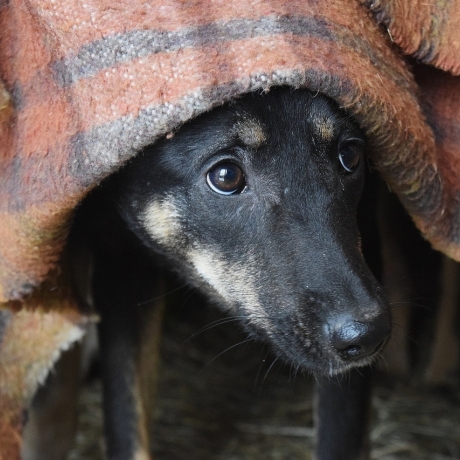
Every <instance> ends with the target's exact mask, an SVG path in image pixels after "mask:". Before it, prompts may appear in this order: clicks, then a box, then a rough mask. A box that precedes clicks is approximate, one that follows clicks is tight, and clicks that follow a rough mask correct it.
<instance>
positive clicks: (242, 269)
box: [117, 88, 390, 374]
mask: <svg viewBox="0 0 460 460" xmlns="http://www.w3.org/2000/svg"><path fill="white" fill-rule="evenodd" d="M364 148H365V139H364V137H363V134H362V133H361V131H360V130H359V129H358V128H357V126H356V125H355V124H354V123H353V122H352V121H351V120H350V119H349V118H348V117H347V116H345V115H344V114H343V113H342V112H341V111H340V110H339V109H338V108H337V107H336V106H335V104H333V103H332V102H331V101H330V100H329V99H327V98H326V97H325V96H322V95H319V94H317V95H314V94H311V93H310V92H308V91H306V90H295V91H294V90H291V89H286V88H279V89H275V90H272V91H270V92H269V93H267V94H265V95H256V94H253V95H247V96H245V97H244V98H242V99H240V100H238V101H237V102H235V103H233V104H231V105H227V106H224V107H221V108H218V109H215V110H214V111H212V112H209V113H207V114H205V115H203V116H201V117H200V118H198V119H196V120H195V121H193V122H192V123H189V124H187V125H185V126H183V127H182V128H181V129H180V131H179V132H178V133H176V134H175V135H174V136H173V137H172V138H170V139H165V140H163V141H161V142H159V143H157V144H156V145H155V146H154V147H152V148H150V149H148V150H146V151H145V152H142V153H141V154H140V155H139V156H138V157H137V158H136V159H135V160H134V161H133V162H132V163H131V164H130V165H128V167H127V168H126V169H125V170H124V171H122V172H121V173H120V174H119V176H118V179H117V180H118V187H119V193H120V197H119V205H120V208H121V210H122V215H123V217H124V219H125V220H127V222H128V223H129V225H130V227H131V228H132V229H133V230H134V232H135V233H136V234H137V235H138V236H139V237H140V238H141V239H142V240H143V241H144V242H145V243H146V245H147V246H149V247H150V248H151V249H153V251H155V252H158V253H161V254H163V255H164V256H166V258H167V259H168V260H169V261H171V262H172V264H173V266H174V267H175V268H176V269H177V270H179V271H180V272H181V273H182V274H183V275H185V276H186V278H187V279H188V280H189V281H190V282H192V283H193V284H195V285H197V286H199V288H200V289H201V290H202V291H204V292H205V293H207V294H208V296H209V297H211V298H212V299H214V300H217V301H218V303H219V304H220V305H221V306H223V307H224V308H226V309H228V310H229V312H230V313H231V314H233V315H235V316H239V317H240V318H241V321H242V324H243V325H244V326H245V327H246V329H247V331H248V332H249V333H251V334H253V335H255V336H257V337H261V338H263V339H265V340H267V339H268V341H269V342H270V343H271V344H272V345H273V348H274V350H275V352H277V353H278V354H280V355H281V356H283V357H284V358H285V359H287V360H289V361H291V362H294V363H295V364H297V365H301V366H302V367H304V368H307V369H310V370H312V371H314V372H321V373H328V374H335V373H338V372H342V371H344V370H346V369H348V368H349V367H351V366H360V365H365V364H368V363H369V362H370V361H371V360H372V357H373V356H375V354H376V352H377V351H378V350H379V349H380V348H381V347H382V344H383V342H384V341H385V340H386V338H387V336H388V334H389V330H390V316H389V310H388V307H387V304H386V302H385V300H384V299H383V297H382V294H381V290H380V288H379V286H378V283H377V281H376V280H375V279H374V277H373V276H372V274H371V273H370V271H369V269H368V268H367V266H366V264H365V262H364V260H363V256H362V254H361V250H360V237H359V232H358V227H357V222H356V212H357V206H358V202H359V200H360V196H361V192H362V188H363V183H364V174H365V158H364Z"/></svg>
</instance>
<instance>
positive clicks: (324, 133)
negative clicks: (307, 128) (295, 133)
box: [311, 114, 334, 142]
mask: <svg viewBox="0 0 460 460" xmlns="http://www.w3.org/2000/svg"><path fill="white" fill-rule="evenodd" d="M311 124H312V129H313V132H314V133H315V134H316V136H318V137H319V138H321V140H323V141H324V142H330V141H331V140H332V139H333V138H334V122H333V121H332V119H331V118H329V117H327V116H324V115H322V114H313V115H312V119H311Z"/></svg>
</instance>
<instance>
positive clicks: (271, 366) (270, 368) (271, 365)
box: [262, 355, 279, 385]
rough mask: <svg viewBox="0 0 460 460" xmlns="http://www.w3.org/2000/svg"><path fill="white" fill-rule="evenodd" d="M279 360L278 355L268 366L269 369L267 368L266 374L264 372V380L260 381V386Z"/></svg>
mask: <svg viewBox="0 0 460 460" xmlns="http://www.w3.org/2000/svg"><path fill="white" fill-rule="evenodd" d="M278 359H279V355H278V356H277V357H276V358H275V359H274V360H273V362H272V363H271V364H270V367H269V368H268V370H267V372H265V375H264V378H263V380H262V385H263V384H264V382H265V380H266V378H267V376H268V373H269V372H270V371H271V370H272V368H273V366H274V365H275V363H276V361H278Z"/></svg>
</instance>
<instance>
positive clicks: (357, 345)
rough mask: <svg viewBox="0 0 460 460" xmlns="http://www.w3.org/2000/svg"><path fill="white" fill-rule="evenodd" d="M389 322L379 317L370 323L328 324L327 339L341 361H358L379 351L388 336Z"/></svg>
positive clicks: (383, 316) (345, 322)
mask: <svg viewBox="0 0 460 460" xmlns="http://www.w3.org/2000/svg"><path fill="white" fill-rule="evenodd" d="M390 327H391V325H390V321H389V318H388V317H387V316H386V315H380V316H378V317H377V318H374V319H372V320H370V321H354V320H352V319H350V320H348V321H341V322H340V324H336V325H331V324H329V339H330V343H331V345H332V347H333V348H334V349H335V350H336V351H337V353H338V354H339V356H340V357H341V358H342V359H345V360H347V361H353V360H358V359H361V358H364V357H365V356H369V355H372V354H373V353H375V352H377V351H378V350H380V348H381V347H382V345H383V344H384V342H385V341H386V339H387V338H388V336H389V335H390Z"/></svg>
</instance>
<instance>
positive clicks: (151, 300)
mask: <svg viewBox="0 0 460 460" xmlns="http://www.w3.org/2000/svg"><path fill="white" fill-rule="evenodd" d="M187 284H188V283H184V284H182V286H179V287H177V288H175V289H172V290H171V291H168V292H165V293H164V294H161V295H159V296H157V297H152V298H151V299H149V300H144V301H142V302H139V303H138V304H136V305H137V306H138V307H141V306H142V305H147V304H149V303H150V302H155V300H160V299H163V298H165V297H167V296H168V295H170V294H173V293H174V292H177V291H180V290H181V289H183V288H184V287H186V286H187Z"/></svg>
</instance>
